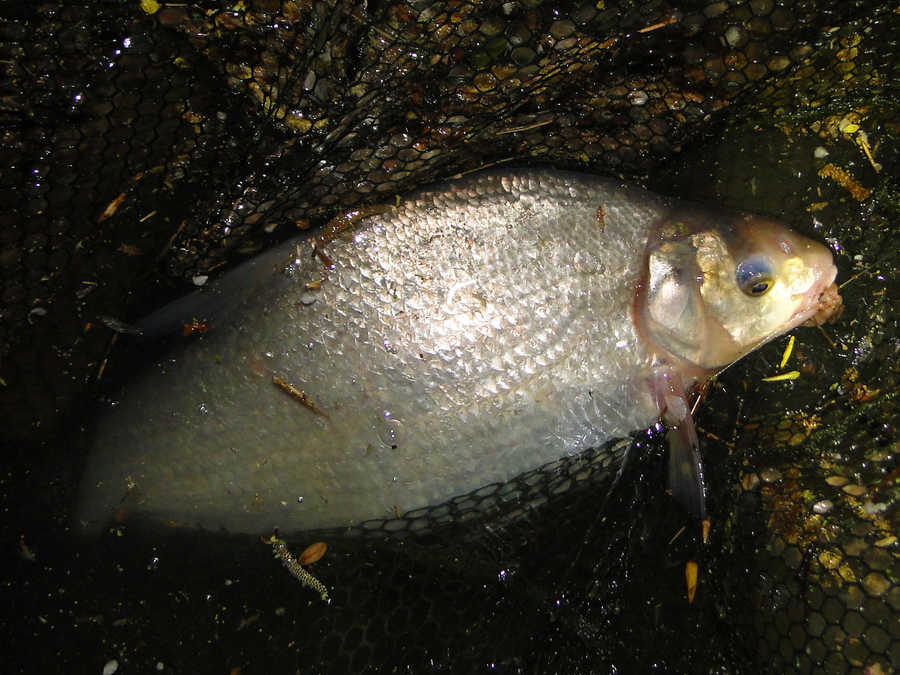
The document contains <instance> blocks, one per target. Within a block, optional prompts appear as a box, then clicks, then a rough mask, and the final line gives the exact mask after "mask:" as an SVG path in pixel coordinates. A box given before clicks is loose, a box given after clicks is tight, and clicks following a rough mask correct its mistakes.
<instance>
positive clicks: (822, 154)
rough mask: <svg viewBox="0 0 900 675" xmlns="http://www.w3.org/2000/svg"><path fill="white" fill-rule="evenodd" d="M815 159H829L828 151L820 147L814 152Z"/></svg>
mask: <svg viewBox="0 0 900 675" xmlns="http://www.w3.org/2000/svg"><path fill="white" fill-rule="evenodd" d="M813 157H815V158H816V159H825V158H826V157H828V150H826V149H825V148H824V147H822V146H821V145H820V146H819V147H817V148H816V149H815V150H813Z"/></svg>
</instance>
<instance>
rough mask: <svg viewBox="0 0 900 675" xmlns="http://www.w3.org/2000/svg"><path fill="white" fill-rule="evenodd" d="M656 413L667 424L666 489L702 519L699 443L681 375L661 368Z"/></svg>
mask: <svg viewBox="0 0 900 675" xmlns="http://www.w3.org/2000/svg"><path fill="white" fill-rule="evenodd" d="M654 390H655V392H656V398H657V404H658V406H659V410H660V414H661V415H662V417H663V419H664V420H665V421H666V424H667V425H668V427H669V431H668V434H667V436H666V440H667V441H668V443H669V489H670V490H671V491H672V496H673V497H674V498H675V500H676V501H677V502H678V503H679V504H681V506H682V507H684V509H685V510H686V511H687V512H688V513H689V514H691V515H692V516H694V517H696V518H698V519H699V520H701V521H703V520H706V481H705V478H704V474H703V461H702V459H701V457H700V443H699V442H698V441H697V431H696V429H695V428H694V420H693V418H692V417H691V408H690V405H689V403H688V400H687V395H686V394H685V392H684V389H683V387H682V386H681V378H680V377H679V376H678V375H676V374H674V373H671V372H668V371H663V372H661V373H658V374H657V375H656V377H655V378H654Z"/></svg>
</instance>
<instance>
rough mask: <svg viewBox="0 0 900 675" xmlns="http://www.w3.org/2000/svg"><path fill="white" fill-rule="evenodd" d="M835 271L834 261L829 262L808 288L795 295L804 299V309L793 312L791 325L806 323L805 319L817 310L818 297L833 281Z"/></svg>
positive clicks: (835, 275) (835, 274) (836, 271)
mask: <svg viewBox="0 0 900 675" xmlns="http://www.w3.org/2000/svg"><path fill="white" fill-rule="evenodd" d="M837 273H838V270H837V267H836V266H835V264H834V263H831V265H829V266H828V267H827V268H825V271H824V272H823V273H822V274H820V275H819V278H818V279H816V281H815V283H814V284H813V285H812V288H811V289H810V290H807V291H805V292H803V293H798V294H797V296H800V297H802V298H805V299H806V302H805V303H804V305H803V306H804V307H805V309H801V310H799V311H797V312H795V313H794V316H793V318H792V321H791V323H792V325H794V326H799V325H800V324H802V323H806V320H807V319H809V318H810V317H812V316H813V315H814V314H815V313H816V312H818V311H819V298H821V297H822V294H823V293H824V292H825V290H826V289H827V288H828V287H829V286H831V284H833V283H834V280H835V279H836V278H837ZM797 296H794V297H797Z"/></svg>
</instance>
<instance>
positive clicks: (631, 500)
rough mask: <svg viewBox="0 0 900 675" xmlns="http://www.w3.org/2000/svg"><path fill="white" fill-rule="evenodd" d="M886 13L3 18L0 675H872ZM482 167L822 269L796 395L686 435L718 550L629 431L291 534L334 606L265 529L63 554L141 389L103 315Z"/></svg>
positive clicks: (885, 556)
mask: <svg viewBox="0 0 900 675" xmlns="http://www.w3.org/2000/svg"><path fill="white" fill-rule="evenodd" d="M898 24H900V13H898V10H897V8H896V7H895V6H894V5H890V4H885V3H878V2H865V1H862V0H861V1H858V2H837V1H836V0H834V1H831V0H809V1H807V2H799V3H791V2H781V1H773V0H750V1H749V2H744V1H741V0H731V1H727V2H726V1H723V2H712V1H709V2H684V3H677V4H676V3H669V2H655V1H651V2H641V3H637V2H634V3H632V2H627V1H624V0H623V1H621V2H616V1H613V2H604V1H603V0H600V1H599V2H597V1H596V0H591V1H589V2H584V3H578V2H566V1H562V2H558V3H542V2H540V1H539V0H522V1H512V2H484V3H476V2H467V1H464V0H457V1H451V2H368V3H366V2H347V3H343V2H338V1H326V2H318V1H316V2H311V1H309V0H305V1H303V0H298V1H283V2H279V1H277V0H259V1H257V2H254V1H252V0H247V1H244V0H241V1H239V2H236V3H231V4H227V5H226V4H222V5H219V6H216V5H213V4H209V3H200V4H190V3H171V4H165V3H158V2H157V1H156V0H130V1H128V2H112V1H109V2H81V3H76V2H53V1H48V2H28V3H25V2H7V3H3V4H2V5H0V67H2V73H3V75H2V78H0V87H2V89H0V133H2V143H0V157H2V161H0V172H2V182H0V205H2V208H0V378H2V379H0V402H2V416H3V421H2V450H3V457H4V464H5V468H4V471H3V478H2V491H0V496H2V501H0V503H2V508H3V521H2V543H3V551H4V559H5V565H4V569H6V570H7V573H6V574H5V575H4V578H3V586H2V588H3V604H4V606H5V609H6V612H5V614H4V615H3V619H2V632H3V634H4V635H5V636H7V638H8V639H7V642H8V646H7V648H6V649H5V650H4V653H3V662H4V667H3V670H4V671H5V672H67V673H74V672H89V673H99V672H101V671H102V669H103V667H104V664H107V663H108V662H110V661H112V660H116V661H117V662H118V667H119V672H212V673H228V672H231V673H237V672H240V673H256V672H259V673H270V672H279V673H281V672H284V673H294V672H304V673H305V672H334V673H344V672H360V671H367V670H368V671H369V672H415V673H417V672H453V673H456V672H481V671H490V672H523V673H538V672H540V673H588V672H647V671H651V670H655V671H659V672H759V671H760V670H763V671H767V672H788V671H799V672H810V671H823V672H835V673H843V672H866V673H871V674H876V673H888V672H892V671H893V670H895V669H896V668H897V667H898V666H900V622H898V617H900V587H898V584H897V551H898V542H897V532H898V523H897V493H898V486H900V475H898V469H897V460H896V449H897V434H896V424H897V418H898V416H897V410H896V408H897V375H898V369H897V357H898V347H900V343H898V335H897V323H896V322H897V319H896V315H895V312H894V308H895V306H896V301H897V291H898V284H897V279H896V274H895V272H896V265H897V259H898V255H897V227H896V223H897V218H898V214H900V189H898V186H897V182H896V175H897V171H898V154H900V142H898V136H900V125H898V122H897V120H898V114H897V113H898V103H897V101H898V100H900V98H898V97H900V86H898V83H900V81H898V74H897V66H895V65H894V64H895V63H896V62H898V49H897V35H898V32H897V31H898ZM500 163H510V164H516V165H523V164H538V163H540V164H545V165H546V164H549V165H554V166H558V167H566V168H580V169H582V170H589V171H594V172H601V173H617V174H620V175H625V176H628V177H630V178H632V179H637V180H642V181H643V182H645V183H646V184H648V185H649V186H651V187H654V188H655V189H657V190H659V191H662V192H668V193H670V194H678V195H680V196H685V197H692V198H699V199H714V200H716V201H718V202H720V203H725V204H726V205H729V206H736V207H743V208H747V209H751V210H754V211H758V212H763V213H767V214H770V215H775V216H779V217H782V218H784V219H786V220H787V221H789V222H791V223H792V224H794V225H796V226H797V227H798V228H799V229H801V230H806V231H808V232H812V233H813V235H812V236H815V237H817V238H819V239H824V240H826V241H828V242H829V244H830V245H831V247H832V249H833V250H834V251H835V254H836V261H837V264H838V266H839V268H840V275H839V281H840V282H842V283H845V284H846V285H845V286H844V287H843V288H842V291H841V292H842V295H843V296H844V300H845V305H846V311H845V314H844V317H843V318H842V319H841V321H840V322H839V323H838V324H837V325H835V326H833V327H827V328H826V329H825V330H824V331H813V330H803V331H798V332H797V333H796V336H797V344H796V346H795V348H794V354H793V356H792V357H791V358H792V361H791V363H793V364H795V365H796V369H797V371H798V372H799V377H798V378H797V379H795V380H790V381H785V382H764V381H763V378H765V377H767V376H769V375H771V374H772V373H773V372H775V371H776V370H777V366H778V363H779V361H780V359H781V355H782V352H783V350H784V348H785V344H786V338H785V339H782V340H779V341H776V343H774V344H772V345H769V346H768V347H766V348H764V349H763V350H761V351H759V352H757V353H755V354H754V355H752V356H750V357H748V358H747V359H746V360H745V361H744V362H742V363H741V364H739V365H738V366H735V367H733V368H731V369H729V370H728V371H727V372H726V373H725V374H723V375H722V376H721V377H720V378H719V379H718V380H717V382H716V383H715V384H714V385H713V387H712V388H711V391H710V394H709V396H708V398H707V399H706V401H705V402H704V404H703V405H702V408H701V410H700V411H699V413H698V415H699V420H698V421H699V426H700V428H701V442H702V443H703V446H704V451H705V456H706V458H707V464H708V467H709V477H708V479H709V482H710V485H711V490H712V492H711V498H710V511H711V513H712V518H713V520H712V531H711V536H710V542H709V544H708V545H706V546H702V545H700V544H699V543H698V542H697V541H696V537H695V536H694V535H693V534H691V533H692V532H693V526H692V525H691V524H690V523H689V522H687V521H686V520H684V519H683V518H682V517H681V516H680V515H679V514H678V513H676V512H673V510H672V509H671V508H670V504H671V502H670V499H669V498H668V497H667V496H666V495H665V493H664V487H665V459H664V450H663V448H662V444H661V443H660V440H659V439H658V438H657V437H656V436H657V434H655V433H651V434H649V435H648V434H646V433H642V434H640V435H638V436H637V437H636V440H635V441H633V442H632V444H631V445H630V446H629V445H628V444H627V443H626V444H625V445H624V446H617V450H618V451H617V452H616V453H614V455H615V458H613V455H611V454H610V453H609V452H606V451H605V450H600V451H597V452H594V453H589V454H588V455H586V456H583V457H579V458H569V459H566V460H563V461H562V462H560V463H559V464H557V465H555V466H552V467H548V468H546V469H544V470H542V471H537V472H532V473H530V474H527V475H525V476H522V477H520V478H519V479H517V480H516V481H513V482H511V483H509V484H506V485H496V486H488V487H486V488H484V489H482V490H479V491H477V492H476V493H474V494H472V495H464V496H461V497H459V498H458V499H456V500H453V501H452V502H451V503H449V504H446V505H440V506H435V507H434V508H433V509H423V510H421V511H419V512H416V513H413V514H407V515H406V516H400V517H398V518H396V519H393V520H389V521H385V522H372V523H368V524H367V525H366V526H365V527H364V528H361V530H360V531H356V532H349V533H347V532H326V533H310V534H309V535H308V536H304V537H298V538H296V539H289V540H288V546H289V548H290V549H291V550H292V551H293V552H294V554H299V553H300V552H301V551H302V550H303V549H304V548H305V547H306V545H307V544H310V543H312V542H313V541H316V540H322V541H325V542H326V543H327V544H328V551H327V553H326V555H325V557H324V558H323V559H322V560H321V561H319V562H317V563H315V564H314V565H312V566H311V568H310V569H311V570H312V571H313V572H314V573H315V574H316V575H317V576H318V577H319V578H320V579H321V580H322V581H323V582H324V583H325V584H326V585H327V586H328V587H329V589H330V593H331V596H332V598H333V602H332V603H331V604H330V605H324V604H322V603H321V602H320V601H319V600H318V596H317V594H316V593H314V592H313V591H311V590H309V589H307V588H304V587H302V586H301V585H300V584H299V583H298V582H297V581H296V580H295V579H294V578H293V577H291V576H290V575H289V574H288V573H287V572H286V571H285V570H284V569H283V568H282V567H281V565H280V564H279V563H278V562H277V561H276V560H274V559H273V557H272V549H271V547H270V546H268V545H264V544H263V543H261V542H260V541H259V539H248V538H246V537H230V536H226V535H222V534H215V533H202V532H184V531H180V530H172V529H167V528H163V529H162V531H160V530H156V529H153V528H151V527H150V526H143V525H141V524H140V523H125V524H120V525H118V526H115V527H113V528H112V529H110V530H109V531H108V532H107V533H106V534H105V535H104V536H103V537H102V538H101V539H100V540H99V541H78V540H75V539H73V537H72V536H71V534H70V526H71V511H72V503H73V500H74V495H75V490H76V486H77V483H78V477H79V471H80V466H81V463H82V460H83V457H84V454H85V452H86V451H85V447H86V443H87V441H86V438H87V437H88V434H89V431H90V426H91V419H92V411H93V403H94V401H96V399H97V396H99V395H102V392H103V391H104V390H105V389H106V388H110V387H114V386H115V384H116V383H117V382H119V381H122V380H123V379H124V378H127V376H128V373H129V371H130V369H132V368H134V367H137V366H136V365H135V364H136V359H135V358H134V357H135V355H134V354H132V353H131V350H130V349H129V345H128V344H123V343H127V341H126V340H121V339H120V340H119V344H116V343H115V340H114V339H113V335H112V333H111V332H110V331H109V330H108V329H106V328H105V327H104V326H103V325H102V323H101V322H100V321H99V317H100V316H102V315H111V316H115V317H122V318H124V319H134V318H135V317H138V316H140V315H142V314H146V313H147V311H148V310H149V309H151V308H153V307H155V306H157V305H159V304H160V303H161V302H163V301H164V300H165V299H168V298H171V297H173V296H175V295H178V294H180V293H182V292H184V291H185V290H186V289H188V288H189V287H191V285H192V280H193V279H195V278H197V277H204V276H208V275H211V274H216V273H217V270H218V269H219V268H222V267H224V266H226V265H231V264H233V263H235V262H237V261H239V260H241V259H244V258H245V257H246V256H248V255H249V254H251V253H253V252H256V251H258V250H261V249H262V248H263V247H265V246H267V245H269V244H270V243H272V242H274V241H276V240H278V239H280V238H284V237H286V236H288V235H289V234H290V233H292V232H294V231H296V229H297V228H298V227H299V228H307V227H313V226H316V225H318V224H321V223H323V222H325V221H326V220H327V219H328V218H329V217H332V216H334V215H335V214H337V213H340V212H345V211H347V210H350V209H352V208H354V207H356V206H359V205H361V204H379V203H389V202H390V201H391V200H393V198H394V195H396V194H398V193H400V192H403V191H405V190H408V189H411V188H413V187H417V186H420V185H423V184H426V183H429V182H433V181H435V180H438V179H441V178H444V177H447V176H449V175H451V174H454V173H458V172H462V171H468V170H473V169H477V168H480V167H485V166H494V165H497V164H500ZM626 447H628V449H627V450H626V449H625V448H626ZM623 456H627V461H626V462H625V463H624V466H622V464H621V461H620V460H621V458H622V457H623ZM620 466H622V468H621V471H619V467H620ZM617 472H618V473H617ZM398 515H399V514H398ZM685 525H687V526H688V529H687V530H684V531H682V527H683V526H685ZM270 534H271V532H261V533H260V535H262V536H266V537H268V536H269V535H270ZM691 560H693V561H696V562H697V563H698V565H699V569H700V582H699V589H698V591H697V596H696V598H695V600H694V602H693V603H689V602H688V601H687V599H686V598H685V581H684V570H685V565H686V563H687V562H688V561H691ZM10 570H12V572H10Z"/></svg>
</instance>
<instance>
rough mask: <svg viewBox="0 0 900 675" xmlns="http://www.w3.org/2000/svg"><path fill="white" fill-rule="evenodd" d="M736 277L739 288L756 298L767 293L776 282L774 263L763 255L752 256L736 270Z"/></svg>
mask: <svg viewBox="0 0 900 675" xmlns="http://www.w3.org/2000/svg"><path fill="white" fill-rule="evenodd" d="M734 278H735V281H737V285H738V288H740V289H741V291H742V292H744V293H745V294H746V295H749V296H750V297H754V298H758V297H760V296H761V295H765V294H766V293H768V292H769V290H770V289H771V288H772V286H773V285H774V284H775V277H774V276H773V274H772V265H771V264H770V263H769V261H768V260H766V259H765V258H763V257H761V256H751V257H749V258H747V259H746V260H743V261H741V263H740V264H739V265H738V266H737V269H736V270H735V272H734Z"/></svg>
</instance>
